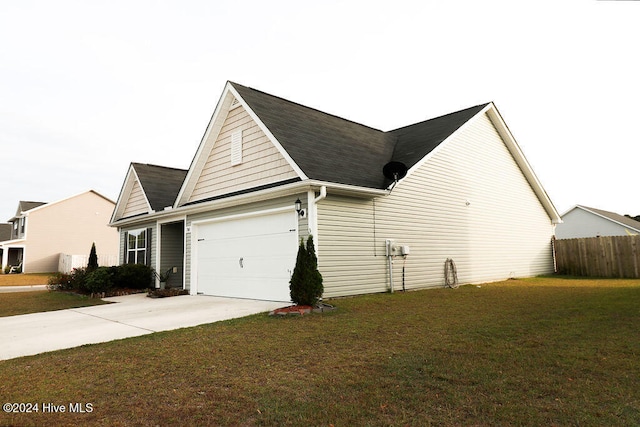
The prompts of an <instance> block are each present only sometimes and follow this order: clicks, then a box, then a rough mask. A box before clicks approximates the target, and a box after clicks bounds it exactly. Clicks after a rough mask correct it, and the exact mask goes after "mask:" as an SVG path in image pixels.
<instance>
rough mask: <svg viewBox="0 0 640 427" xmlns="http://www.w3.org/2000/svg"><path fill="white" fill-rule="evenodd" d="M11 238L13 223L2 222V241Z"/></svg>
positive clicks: (0, 229)
mask: <svg viewBox="0 0 640 427" xmlns="http://www.w3.org/2000/svg"><path fill="white" fill-rule="evenodd" d="M9 239H11V224H0V242H4V241H5V240H9Z"/></svg>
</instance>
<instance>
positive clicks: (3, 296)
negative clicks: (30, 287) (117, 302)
mask: <svg viewBox="0 0 640 427" xmlns="http://www.w3.org/2000/svg"><path fill="white" fill-rule="evenodd" d="M100 304H106V302H105V301H102V300H100V299H97V298H93V299H92V298H89V297H86V296H83V295H77V294H69V293H65V292H49V291H26V292H8V293H0V317H5V316H16V315H18V314H29V313H39V312H42V311H52V310H62V309H65V308H76V307H87V306H91V305H100Z"/></svg>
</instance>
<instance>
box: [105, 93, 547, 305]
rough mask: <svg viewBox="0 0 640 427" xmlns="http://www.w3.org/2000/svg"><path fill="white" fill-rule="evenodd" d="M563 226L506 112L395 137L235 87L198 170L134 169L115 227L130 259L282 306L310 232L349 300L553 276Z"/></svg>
mask: <svg viewBox="0 0 640 427" xmlns="http://www.w3.org/2000/svg"><path fill="white" fill-rule="evenodd" d="M296 202H299V205H300V206H301V209H300V210H299V211H297V210H296ZM559 222H560V215H559V214H558V212H557V211H556V209H555V207H554V205H553V203H552V202H551V200H550V199H549V197H548V195H547V194H546V192H545V190H544V188H543V187H542V185H541V183H540V181H539V180H538V178H537V177H536V175H535V173H534V171H533V169H532V167H531V165H530V164H529V163H528V161H527V160H526V158H525V156H524V154H523V153H522V151H521V149H520V147H519V146H518V144H517V143H516V141H515V139H514V137H513V135H512V134H511V132H510V131H509V129H508V127H507V126H506V124H505V123H504V121H503V119H502V116H501V115H500V113H499V112H498V110H497V108H496V106H495V105H494V104H493V103H487V104H483V105H478V106H475V107H471V108H467V109H464V110H461V111H457V112H454V113H451V114H447V115H445V116H441V117H437V118H433V119H430V120H426V121H424V122H420V123H416V124H412V125H409V126H406V127H403V128H400V129H395V130H391V131H381V130H378V129H375V128H372V127H369V126H365V125H362V124H359V123H354V122H352V121H349V120H345V119H343V118H340V117H337V116H334V115H331V114H327V113H324V112H321V111H318V110H316V109H313V108H309V107H306V106H303V105H300V104H297V103H295V102H291V101H288V100H285V99H282V98H279V97H276V96H273V95H269V94H266V93H264V92H261V91H258V90H255V89H252V88H249V87H245V86H242V85H239V84H237V83H232V82H227V84H226V86H225V88H224V90H223V93H222V96H221V98H220V100H219V102H218V105H217V107H216V109H215V111H214V113H213V116H212V118H211V120H210V122H209V124H208V126H207V128H206V131H205V134H204V137H203V139H202V141H201V142H200V145H199V146H198V147H197V149H196V153H195V156H194V158H193V161H192V163H191V165H190V167H189V168H188V169H172V168H165V167H161V166H154V165H144V164H138V163H132V164H131V166H130V168H129V170H128V172H127V175H126V177H125V182H124V184H123V187H122V191H121V193H120V195H119V197H118V201H117V203H116V208H115V210H114V214H113V217H112V218H111V225H112V226H113V227H116V228H117V229H118V231H119V234H120V259H121V262H143V263H147V264H149V265H150V266H152V267H153V268H155V269H156V270H159V271H163V272H164V271H169V272H171V274H172V276H173V278H172V281H173V283H174V284H176V286H179V287H183V288H185V289H188V290H190V293H191V294H194V295H197V294H204V295H217V296H227V297H240V298H255V299H266V300H275V301H289V280H290V277H291V274H292V272H293V268H294V265H295V259H296V253H297V248H298V245H299V243H300V240H301V239H306V238H307V237H308V236H309V235H313V237H314V241H315V244H316V250H317V256H318V267H319V270H320V272H321V273H322V275H323V278H324V296H325V297H337V296H346V295H356V294H364V293H372V292H386V291H394V290H395V291H397V290H401V289H404V290H411V289H424V288H433V287H442V286H444V285H445V268H444V266H445V262H446V261H447V260H452V261H453V264H455V266H456V272H457V279H458V282H459V283H461V284H466V283H479V282H489V281H497V280H503V279H508V278H513V277H529V276H535V275H538V274H543V273H550V272H552V271H553V256H552V246H551V240H552V237H553V236H554V229H555V225H556V224H557V223H559Z"/></svg>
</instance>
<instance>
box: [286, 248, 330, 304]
mask: <svg viewBox="0 0 640 427" xmlns="http://www.w3.org/2000/svg"><path fill="white" fill-rule="evenodd" d="M289 290H290V291H291V292H290V295H291V301H293V302H294V303H295V304H297V305H311V306H313V305H315V304H316V303H317V302H318V300H319V299H320V297H322V292H323V291H324V287H323V285H322V275H321V274H320V272H319V271H318V258H317V257H316V250H315V247H314V245H313V237H312V236H309V238H308V239H307V246H306V248H305V246H304V240H303V239H300V246H299V247H298V256H297V257H296V266H295V268H294V270H293V274H292V275H291V281H290V282H289Z"/></svg>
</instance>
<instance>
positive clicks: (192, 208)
mask: <svg viewBox="0 0 640 427" xmlns="http://www.w3.org/2000/svg"><path fill="white" fill-rule="evenodd" d="M323 186H324V187H326V188H327V191H328V192H331V193H333V194H340V195H346V196H351V197H358V198H371V197H383V196H388V195H389V191H388V190H380V189H377V188H367V187H358V186H354V185H346V184H336V183H331V182H325V181H317V180H304V181H297V182H293V183H291V184H285V185H280V186H277V187H272V188H267V189H264V190H259V191H253V192H250V193H244V194H238V195H236V196H230V197H223V198H220V199H216V200H211V201H208V202H201V203H194V204H190V205H187V206H180V207H178V208H175V209H171V210H168V211H160V212H154V213H151V214H149V215H140V216H135V217H132V218H126V219H122V220H119V221H115V222H112V223H111V224H110V225H111V226H112V227H129V226H132V225H136V224H144V223H148V222H150V221H151V222H153V221H156V222H164V218H169V217H180V216H181V215H192V214H196V213H201V212H206V211H212V210H218V209H223V208H227V207H230V206H237V205H242V204H248V203H253V202H260V201H264V200H269V199H274V198H278V197H286V196H290V195H295V194H300V193H303V192H307V191H311V190H313V191H316V190H317V191H320V189H321V188H322V187H323ZM291 203H293V201H292V202H291Z"/></svg>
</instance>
